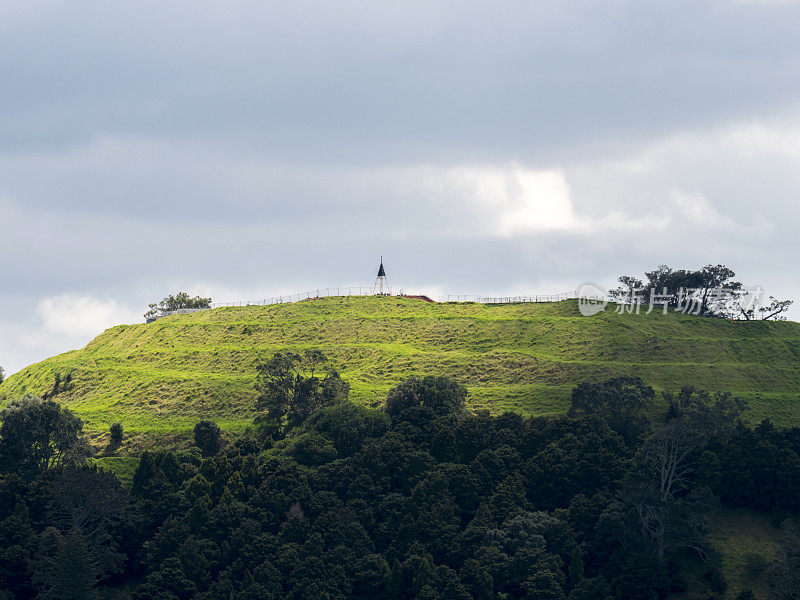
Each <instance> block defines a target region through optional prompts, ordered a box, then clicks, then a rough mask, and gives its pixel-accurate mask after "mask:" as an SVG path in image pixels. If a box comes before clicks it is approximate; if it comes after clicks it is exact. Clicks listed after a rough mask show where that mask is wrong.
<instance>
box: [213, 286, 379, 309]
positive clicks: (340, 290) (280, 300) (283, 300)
mask: <svg viewBox="0 0 800 600" xmlns="http://www.w3.org/2000/svg"><path fill="white" fill-rule="evenodd" d="M375 295H377V292H376V291H375V289H374V288H371V287H361V286H350V287H335V288H319V289H316V290H309V291H307V292H302V293H299V294H289V295H288V296H275V297H274V298H265V299H263V300H236V301H234V302H212V303H211V308H222V307H224V306H268V305H270V304H289V303H292V302H300V301H303V300H317V299H319V298H335V297H343V296H375Z"/></svg>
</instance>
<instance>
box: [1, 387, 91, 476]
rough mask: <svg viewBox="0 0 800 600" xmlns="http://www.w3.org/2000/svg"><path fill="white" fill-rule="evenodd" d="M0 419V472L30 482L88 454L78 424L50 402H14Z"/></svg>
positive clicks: (26, 399)
mask: <svg viewBox="0 0 800 600" xmlns="http://www.w3.org/2000/svg"><path fill="white" fill-rule="evenodd" d="M0 419H2V421H3V424H2V425H1V426H0V470H3V471H6V472H13V473H16V474H18V475H20V476H21V477H23V478H26V479H33V478H34V477H36V476H37V475H39V474H40V473H42V472H43V471H45V470H47V469H49V468H51V467H55V466H58V465H61V464H67V463H79V462H82V461H83V459H84V457H85V456H86V455H87V454H88V452H89V448H88V445H87V443H86V441H85V439H83V438H82V437H81V435H80V434H81V431H82V429H83V423H82V422H81V420H80V419H79V418H78V417H76V416H75V415H74V414H73V413H72V411H70V410H69V409H68V408H64V407H62V406H61V405H59V404H58V403H57V402H54V401H52V400H42V399H41V398H38V397H36V396H25V397H24V398H21V399H19V400H14V401H12V402H11V403H10V404H9V405H8V406H7V407H6V408H5V409H3V410H2V411H0Z"/></svg>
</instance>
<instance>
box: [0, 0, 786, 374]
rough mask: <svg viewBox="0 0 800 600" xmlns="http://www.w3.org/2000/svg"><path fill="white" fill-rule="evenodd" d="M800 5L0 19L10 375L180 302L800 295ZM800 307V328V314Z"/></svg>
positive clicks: (49, 14)
mask: <svg viewBox="0 0 800 600" xmlns="http://www.w3.org/2000/svg"><path fill="white" fill-rule="evenodd" d="M799 30H800V2H790V1H725V2H722V1H720V2H699V1H697V0H691V1H687V2H649V1H648V2H643V1H641V0H635V1H631V2H618V1H614V0H604V1H603V2H597V0H590V1H586V2H580V1H574V2H547V1H543V0H537V1H536V2H528V1H525V2H485V1H484V2H468V1H465V0H458V1H455V2H435V1H431V0H425V1H423V2H410V1H406V2H375V1H374V0H371V1H365V2H349V1H347V0H344V1H339V2H322V3H313V2H302V1H298V0H294V1H293V2H280V3H277V2H276V3H268V2H198V1H197V0H191V1H188V0H187V1H185V2H180V1H173V2H164V1H163V0H161V1H159V2H147V1H139V2H132V3H117V2H107V1H102V2H100V1H98V2H81V1H79V0H72V1H70V2H67V1H63V2H36V3H32V2H29V1H20V2H17V1H16V0H3V2H2V3H0V81H2V91H1V92H0V232H1V233H0V308H2V310H1V311H0V365H3V366H4V367H5V368H6V371H7V372H13V371H16V370H18V369H20V368H22V367H23V366H25V365H27V364H30V363H32V362H35V361H38V360H41V359H43V358H45V357H47V356H50V355H53V354H56V353H58V352H62V351H65V350H67V349H71V348H76V347H80V346H82V345H84V344H85V343H86V342H87V341H89V340H90V339H91V338H92V337H94V336H95V335H96V334H97V333H99V332H101V331H102V330H103V329H105V328H106V327H108V326H111V325H113V324H116V323H123V322H125V323H127V322H137V321H141V320H142V319H141V314H142V312H143V311H144V310H145V309H146V305H147V303H148V302H149V301H153V300H157V299H159V298H162V297H163V296H165V295H166V294H168V293H171V292H175V291H177V290H179V289H184V290H188V291H190V292H192V293H198V294H202V295H209V296H212V297H213V298H214V299H215V300H219V301H225V300H240V299H252V298H264V297H269V296H274V295H277V294H281V293H290V292H295V291H304V290H307V289H311V288H317V287H322V286H336V285H359V284H363V285H370V284H371V283H372V282H373V280H374V275H375V270H376V268H377V260H378V257H379V255H380V254H381V253H383V255H384V257H385V262H386V268H387V271H388V275H389V278H390V282H391V284H392V286H393V287H394V288H395V289H401V288H402V289H405V290H408V291H411V290H418V291H422V292H428V293H431V294H446V293H462V294H464V293H474V294H485V295H505V294H512V293H535V292H540V293H541V292H559V291H567V290H572V289H575V288H576V287H577V286H579V285H580V284H582V283H584V282H597V283H599V284H601V285H603V286H611V285H612V284H613V283H614V281H615V279H616V277H617V276H619V275H621V274H625V273H630V274H642V273H643V272H644V271H645V270H649V269H650V268H652V267H654V266H656V265H658V264H661V263H667V264H670V265H673V266H676V267H691V268H696V267H700V266H702V265H704V264H707V263H724V264H727V265H729V266H731V267H732V268H733V269H734V270H736V272H737V275H738V278H739V279H740V280H742V281H743V282H744V283H745V284H747V285H752V286H756V285H760V286H761V287H762V288H764V289H765V290H766V291H767V293H768V294H774V295H776V296H779V297H788V298H797V299H800V276H799V275H798V260H800V235H798V230H799V229H800V201H799V200H798V196H799V195H800V35H798V31H799ZM798 315H800V311H794V313H793V317H794V318H797V317H798Z"/></svg>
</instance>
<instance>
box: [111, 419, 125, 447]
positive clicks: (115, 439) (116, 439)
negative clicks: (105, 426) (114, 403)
mask: <svg viewBox="0 0 800 600" xmlns="http://www.w3.org/2000/svg"><path fill="white" fill-rule="evenodd" d="M122 435H123V430H122V423H114V424H113V425H112V426H111V428H110V429H109V440H110V442H111V445H112V446H114V447H119V445H120V444H121V443H122Z"/></svg>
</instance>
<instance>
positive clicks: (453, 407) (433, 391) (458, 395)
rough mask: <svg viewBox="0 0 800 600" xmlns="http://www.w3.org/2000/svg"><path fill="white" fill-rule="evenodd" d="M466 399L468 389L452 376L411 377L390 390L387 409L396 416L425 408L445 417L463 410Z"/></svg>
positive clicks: (390, 414)
mask: <svg viewBox="0 0 800 600" xmlns="http://www.w3.org/2000/svg"><path fill="white" fill-rule="evenodd" d="M466 399H467V388H465V387H464V386H463V385H461V384H460V383H458V382H457V381H455V380H454V379H451V378H449V377H443V376H439V377H435V376H432V375H429V376H427V377H423V378H422V379H418V378H416V377H410V378H409V379H406V380H405V381H403V382H402V383H400V384H399V385H397V386H395V387H394V388H392V389H391V390H389V394H388V395H387V396H386V412H387V413H388V414H389V416H391V417H392V418H396V417H399V416H401V415H402V414H403V413H404V412H405V411H407V410H409V409H416V408H420V407H422V408H425V409H427V410H429V411H430V412H431V413H432V414H433V415H436V416H443V415H448V414H452V413H458V412H461V411H462V410H463V409H464V405H465V402H466Z"/></svg>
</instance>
